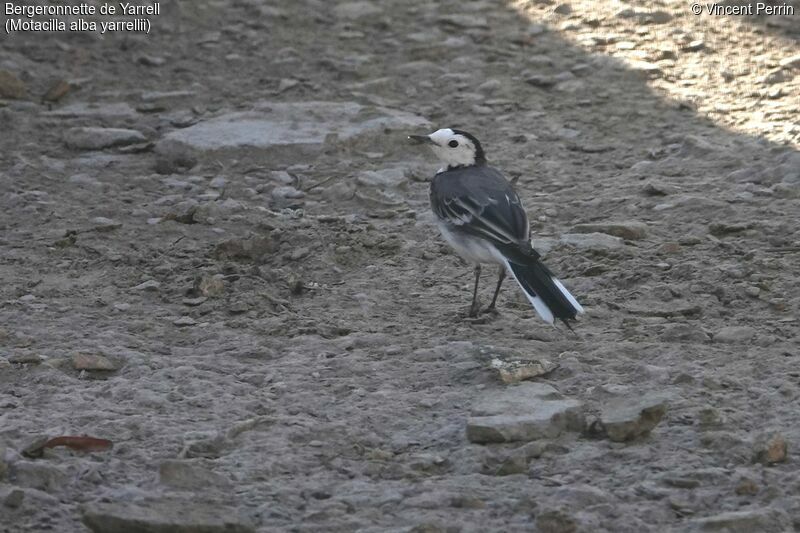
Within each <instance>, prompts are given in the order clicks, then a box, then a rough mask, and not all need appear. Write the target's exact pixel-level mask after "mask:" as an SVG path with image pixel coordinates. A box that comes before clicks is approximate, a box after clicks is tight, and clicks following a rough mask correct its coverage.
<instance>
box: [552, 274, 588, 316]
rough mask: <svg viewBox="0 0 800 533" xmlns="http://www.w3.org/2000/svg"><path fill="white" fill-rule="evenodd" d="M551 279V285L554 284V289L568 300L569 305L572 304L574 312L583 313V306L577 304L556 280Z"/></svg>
mask: <svg viewBox="0 0 800 533" xmlns="http://www.w3.org/2000/svg"><path fill="white" fill-rule="evenodd" d="M552 279H553V283H555V284H556V287H558V290H560V291H561V294H563V295H564V298H566V299H567V300H569V303H571V304H572V307H574V308H575V310H576V311H578V314H581V313H583V306H582V305H581V304H579V303H578V300H576V299H575V297H574V296H573V295H571V294H570V293H569V291H568V290H567V289H566V288H564V285H563V284H562V283H561V282H560V281H559V280H558V279H557V278H555V277H553V278H552Z"/></svg>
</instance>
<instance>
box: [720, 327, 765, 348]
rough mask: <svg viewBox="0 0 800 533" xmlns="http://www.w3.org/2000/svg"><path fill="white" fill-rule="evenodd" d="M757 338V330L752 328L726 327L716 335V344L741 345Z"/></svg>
mask: <svg viewBox="0 0 800 533" xmlns="http://www.w3.org/2000/svg"><path fill="white" fill-rule="evenodd" d="M755 336H756V330H755V328H752V327H750V326H726V327H724V328H722V329H721V330H719V331H718V332H717V333H715V334H714V342H721V343H724V344H740V343H744V342H748V341H750V340H752V339H753V337H755Z"/></svg>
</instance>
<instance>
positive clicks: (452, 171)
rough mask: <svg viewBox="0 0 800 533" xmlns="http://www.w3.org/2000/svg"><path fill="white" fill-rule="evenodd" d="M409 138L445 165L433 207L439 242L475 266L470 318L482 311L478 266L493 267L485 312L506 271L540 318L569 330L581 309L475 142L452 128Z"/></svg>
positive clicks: (434, 187) (438, 177)
mask: <svg viewBox="0 0 800 533" xmlns="http://www.w3.org/2000/svg"><path fill="white" fill-rule="evenodd" d="M409 139H411V140H412V141H415V142H418V143H423V144H426V145H428V146H429V147H430V148H431V149H432V150H433V152H434V153H435V154H436V155H437V156H439V158H440V159H442V160H443V161H444V162H445V164H446V166H445V167H444V168H442V169H440V170H439V171H438V172H437V173H436V176H434V178H433V181H432V182H431V208H432V209H433V212H434V214H435V215H436V217H437V219H438V225H439V230H440V231H441V233H442V237H444V239H445V240H446V241H447V243H448V244H449V245H450V246H452V247H453V248H454V249H455V251H456V252H457V253H458V254H459V255H460V256H461V257H463V258H464V259H465V260H467V261H468V262H470V263H474V264H475V288H474V289H473V292H472V305H471V306H470V311H469V316H470V317H475V316H477V315H478V312H479V310H480V304H479V303H478V282H479V280H480V275H481V263H497V264H499V265H500V278H499V279H498V280H497V287H496V288H495V291H494V297H493V298H492V303H490V304H489V307H488V308H487V311H489V310H492V309H494V307H495V303H497V295H498V294H499V292H500V286H501V285H502V284H503V279H505V277H506V271H509V272H510V273H511V275H512V276H513V277H514V279H515V280H516V281H517V283H519V286H520V287H522V290H523V291H524V292H525V296H527V297H528V300H530V302H531V304H532V305H533V308H534V309H536V312H537V313H538V314H539V316H540V317H542V319H544V320H545V321H547V322H549V323H551V324H553V321H554V319H556V318H558V319H559V320H561V321H562V322H564V324H566V325H567V327H569V326H570V324H569V320H574V319H575V317H576V315H578V314H579V313H582V312H583V307H581V305H580V304H579V303H578V301H577V300H575V298H574V297H573V296H572V295H571V294H570V293H569V291H567V289H565V288H564V285H562V284H561V282H560V281H559V280H558V279H556V277H555V276H554V275H553V273H552V272H550V270H549V269H548V268H547V267H546V266H545V265H544V264H543V263H542V262H541V261H540V260H539V257H540V255H539V253H538V252H537V251H536V250H534V249H533V247H532V246H531V240H530V232H531V231H530V225H529V224H528V215H527V214H526V213H525V209H523V207H522V202H521V201H520V199H519V196H518V195H517V193H516V191H514V187H513V186H512V184H511V183H509V182H508V180H506V179H505V178H504V177H503V175H502V174H501V173H500V172H499V171H498V170H496V169H494V168H492V167H490V166H489V165H488V164H487V163H486V156H485V155H484V153H483V148H482V147H481V144H480V143H479V142H478V139H476V138H475V137H474V136H473V135H471V134H469V133H467V132H465V131H461V130H455V129H450V128H445V129H441V130H438V131H436V132H434V133H431V134H430V135H410V136H409ZM570 329H571V328H570Z"/></svg>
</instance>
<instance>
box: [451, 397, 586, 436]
mask: <svg viewBox="0 0 800 533" xmlns="http://www.w3.org/2000/svg"><path fill="white" fill-rule="evenodd" d="M584 425H585V419H584V415H583V404H582V403H581V402H579V401H576V400H570V399H565V398H564V397H563V396H562V395H561V394H560V393H559V392H558V391H557V390H556V389H554V388H553V387H551V386H550V385H546V384H544V383H530V382H524V383H520V384H518V385H515V386H513V387H509V388H507V389H504V390H500V391H497V390H491V391H486V392H484V394H483V395H482V396H481V397H480V398H478V400H477V401H476V402H475V404H474V405H473V407H472V412H471V416H470V417H469V419H468V420H467V438H468V439H469V440H470V442H475V443H489V442H511V441H531V440H537V439H541V438H553V437H557V436H558V435H560V434H561V433H563V432H565V431H582V430H583V427H584Z"/></svg>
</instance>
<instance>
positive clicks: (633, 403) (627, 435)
mask: <svg viewBox="0 0 800 533" xmlns="http://www.w3.org/2000/svg"><path fill="white" fill-rule="evenodd" d="M666 412H667V400H666V398H664V397H662V396H657V395H654V396H644V397H635V398H619V399H617V400H614V401H611V402H610V403H609V404H608V405H606V406H605V407H604V408H603V411H602V414H601V417H600V419H601V421H602V423H603V427H604V428H605V431H606V434H607V435H608V438H609V439H611V440H612V441H615V442H626V441H631V440H634V439H636V438H638V437H641V436H643V435H646V434H648V433H650V431H652V429H653V428H654V427H656V425H657V424H658V423H659V422H660V421H661V418H663V416H664V414H665V413H666Z"/></svg>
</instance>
